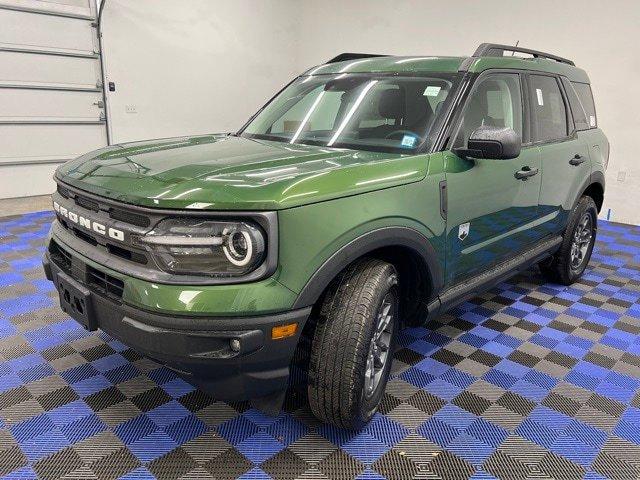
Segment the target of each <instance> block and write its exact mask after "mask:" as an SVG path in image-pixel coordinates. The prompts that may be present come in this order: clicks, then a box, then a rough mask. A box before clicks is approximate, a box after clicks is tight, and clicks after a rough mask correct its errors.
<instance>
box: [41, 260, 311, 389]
mask: <svg viewBox="0 0 640 480" xmlns="http://www.w3.org/2000/svg"><path fill="white" fill-rule="evenodd" d="M76 266H77V265H76V264H74V267H76ZM43 267H44V270H45V274H46V276H47V279H49V280H51V281H52V282H53V283H54V285H55V286H56V288H57V289H58V290H60V281H59V277H61V276H62V277H65V276H67V272H64V271H63V270H62V268H61V267H60V266H58V265H57V264H56V263H55V262H53V261H52V260H51V257H50V255H49V252H47V253H45V256H44V258H43ZM70 276H71V278H72V281H74V282H77V283H78V285H79V286H80V287H81V288H83V289H85V290H87V289H88V290H89V291H90V292H91V293H90V302H91V312H92V324H93V325H95V326H96V327H97V328H100V329H102V330H104V331H105V332H107V333H109V334H110V335H112V336H113V337H115V338H117V339H118V340H120V341H121V342H122V343H124V344H125V345H128V346H130V347H131V348H133V349H135V350H137V351H138V352H140V353H142V354H144V355H146V356H148V357H150V358H152V359H153V360H156V361H158V362H159V363H161V364H163V365H166V366H167V367H169V368H170V369H172V370H174V371H175V372H177V373H178V374H180V375H181V376H183V377H184V378H185V379H187V380H188V381H190V382H191V383H193V384H195V385H197V386H198V387H200V388H201V389H203V390H205V391H207V392H210V393H211V394H212V395H213V396H214V397H215V398H217V399H220V400H248V399H254V398H260V397H265V396H268V395H270V394H273V393H277V392H282V391H283V390H285V389H286V387H287V382H288V378H289V365H290V363H291V359H292V357H293V353H294V351H295V349H296V346H297V344H298V340H299V338H300V335H301V332H302V329H303V327H304V324H305V322H306V320H307V318H308V317H309V314H310V312H311V307H308V308H303V309H300V310H293V311H289V312H285V313H278V314H269V315H260V316H253V317H201V316H181V315H180V316H178V315H166V314H159V313H152V312H149V311H146V310H142V309H139V308H135V307H132V306H130V305H127V304H126V303H124V302H122V303H121V302H117V301H115V300H112V299H111V298H108V297H107V296H105V295H102V294H101V293H99V292H96V291H94V290H92V289H91V288H90V287H88V286H87V285H86V284H83V283H82V281H81V280H80V278H81V276H76V275H70ZM76 277H77V278H76ZM67 279H68V277H67ZM294 322H297V323H298V327H297V331H296V334H295V335H294V336H291V337H288V338H284V339H279V340H273V339H272V338H271V329H272V328H273V327H274V326H280V325H285V324H290V323H294ZM233 339H237V340H238V341H239V342H240V349H239V351H237V352H236V351H234V350H232V348H231V345H230V342H231V340H233Z"/></svg>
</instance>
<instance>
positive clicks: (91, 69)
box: [0, 51, 100, 89]
mask: <svg viewBox="0 0 640 480" xmlns="http://www.w3.org/2000/svg"><path fill="white" fill-rule="evenodd" d="M99 72H100V62H99V60H97V59H92V58H72V57H60V56H53V55H39V54H31V53H28V54H27V53H18V52H2V51H0V85H2V84H5V85H7V84H12V85H14V84H15V85H23V84H24V85H27V86H29V85H31V86H38V85H43V84H53V86H61V87H64V86H67V87H70V88H92V89H95V88H96V82H97V81H98V79H99V78H100V75H99Z"/></svg>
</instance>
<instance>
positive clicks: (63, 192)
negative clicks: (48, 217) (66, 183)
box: [58, 185, 69, 198]
mask: <svg viewBox="0 0 640 480" xmlns="http://www.w3.org/2000/svg"><path fill="white" fill-rule="evenodd" d="M58 193H59V194H60V195H62V196H63V197H64V198H69V190H67V189H66V188H64V187H63V186H62V185H58Z"/></svg>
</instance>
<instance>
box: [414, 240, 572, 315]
mask: <svg viewBox="0 0 640 480" xmlns="http://www.w3.org/2000/svg"><path fill="white" fill-rule="evenodd" d="M561 243H562V237H561V236H560V235H558V236H555V237H552V238H549V239H546V240H542V241H541V242H539V243H537V244H536V245H534V246H533V247H532V248H530V249H529V250H527V251H526V252H523V253H521V254H518V255H516V256H515V257H513V258H510V259H508V260H506V261H504V262H502V263H499V264H497V265H495V266H494V267H492V268H490V269H489V270H486V271H484V272H482V273H481V274H479V275H477V276H475V277H472V278H469V279H467V280H464V281H462V282H460V283H457V284H455V285H452V286H451V287H449V288H447V289H446V290H443V291H442V292H441V293H440V295H439V296H438V297H437V298H436V299H434V300H433V301H432V302H431V303H430V304H429V306H428V307H427V308H428V312H429V313H428V316H427V320H431V319H433V318H435V317H436V316H437V315H439V314H440V313H442V312H445V311H447V310H449V309H451V308H453V307H455V306H456V305H458V304H460V303H462V302H464V301H466V300H468V299H470V298H473V297H475V296H476V295H478V294H479V293H482V292H483V291H485V290H488V289H489V288H491V287H493V286H494V285H496V284H498V283H500V282H502V281H503V280H506V279H507V278H510V277H512V276H514V275H515V274H517V273H519V272H521V271H523V270H526V269H527V268H529V267H530V266H531V265H534V264H536V263H538V262H539V261H541V260H543V259H544V258H546V257H548V256H550V255H552V254H553V253H554V251H555V249H557V247H559V246H560V244H561Z"/></svg>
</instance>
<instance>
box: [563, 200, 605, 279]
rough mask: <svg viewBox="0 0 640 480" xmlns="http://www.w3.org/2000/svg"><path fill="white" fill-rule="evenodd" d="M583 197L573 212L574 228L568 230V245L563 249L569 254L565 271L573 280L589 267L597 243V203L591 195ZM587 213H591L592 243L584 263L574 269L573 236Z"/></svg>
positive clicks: (572, 223)
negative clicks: (572, 264) (572, 256)
mask: <svg viewBox="0 0 640 480" xmlns="http://www.w3.org/2000/svg"><path fill="white" fill-rule="evenodd" d="M583 199H585V200H584V201H581V202H580V203H578V205H577V206H576V209H575V210H574V212H573V218H572V222H571V225H572V228H571V231H567V234H568V235H567V237H566V238H565V241H566V245H565V248H564V249H563V250H564V255H566V256H567V258H566V259H565V262H564V265H565V269H566V271H565V273H566V275H567V277H568V278H569V279H570V280H571V281H572V282H573V281H575V280H577V279H578V278H580V276H582V274H583V273H584V271H585V269H586V268H587V265H588V264H589V261H590V260H591V254H592V253H593V247H594V246H595V243H596V233H597V231H598V212H597V209H596V205H595V203H594V202H593V200H591V198H589V197H583ZM585 213H588V214H589V215H591V243H590V244H589V248H588V249H587V253H586V255H585V259H584V260H583V262H582V264H581V265H580V267H579V268H578V269H577V270H574V269H573V268H571V245H572V243H573V237H574V235H575V232H576V229H577V228H578V226H579V224H580V220H581V219H582V217H583V215H584V214H585Z"/></svg>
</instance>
